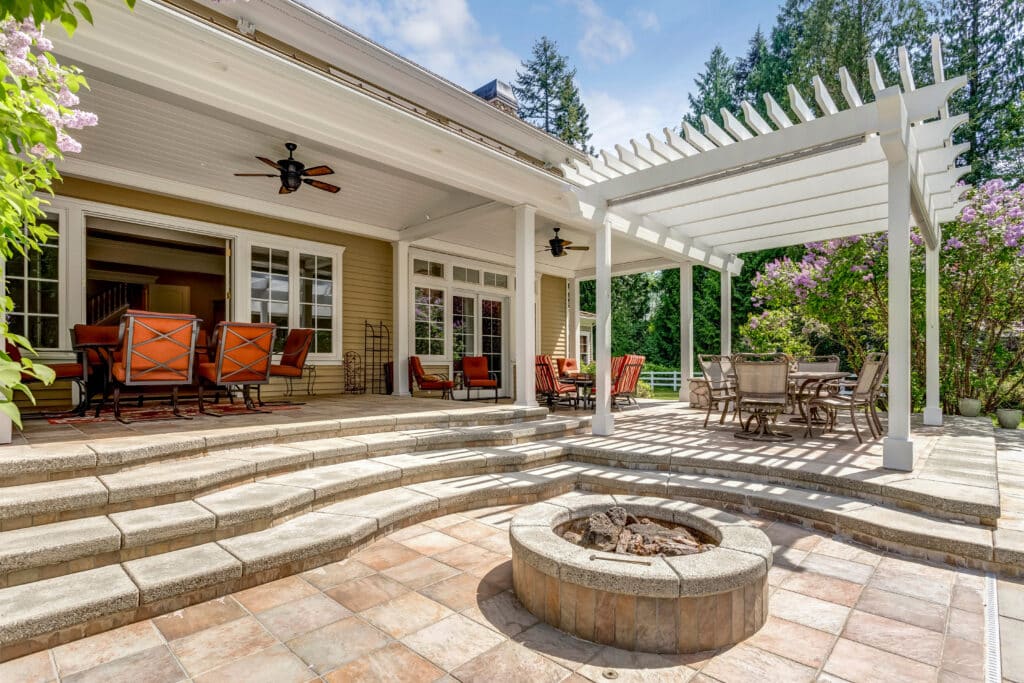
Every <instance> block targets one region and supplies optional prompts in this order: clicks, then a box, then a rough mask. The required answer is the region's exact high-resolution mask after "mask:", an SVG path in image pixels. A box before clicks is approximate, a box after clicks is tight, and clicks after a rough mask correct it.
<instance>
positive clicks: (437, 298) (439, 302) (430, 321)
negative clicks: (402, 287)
mask: <svg viewBox="0 0 1024 683" xmlns="http://www.w3.org/2000/svg"><path fill="white" fill-rule="evenodd" d="M413 298H414V300H415V302H416V305H415V308H414V309H413V310H414V316H415V318H414V322H415V331H416V337H415V339H414V342H413V348H414V349H415V351H416V354H417V355H424V356H443V355H444V290H443V289H432V288H430V287H416V288H415V289H414V290H413Z"/></svg>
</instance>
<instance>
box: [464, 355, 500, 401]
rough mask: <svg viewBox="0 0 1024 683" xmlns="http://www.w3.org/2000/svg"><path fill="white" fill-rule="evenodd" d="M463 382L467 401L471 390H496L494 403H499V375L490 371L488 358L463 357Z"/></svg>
mask: <svg viewBox="0 0 1024 683" xmlns="http://www.w3.org/2000/svg"><path fill="white" fill-rule="evenodd" d="M462 382H463V384H464V385H465V386H466V400H467V401H468V400H469V390H470V389H494V402H495V403H497V402H498V373H496V372H491V371H490V370H489V369H488V366H487V356H463V357H462Z"/></svg>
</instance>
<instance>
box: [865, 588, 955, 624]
mask: <svg viewBox="0 0 1024 683" xmlns="http://www.w3.org/2000/svg"><path fill="white" fill-rule="evenodd" d="M857 609H859V610H861V611H862V612H870V613H871V614H877V615H879V616H882V617H889V618H890V619H896V620H897V621H902V622H903V623H906V624H913V625H914V626H920V627H921V628H926V629H928V630H930V631H938V632H939V633H942V632H944V631H945V630H946V612H947V609H946V607H945V606H944V605H940V604H938V603H935V602H930V601H928V600H922V599H920V598H913V597H910V596H909V595H901V594H899V593H890V592H889V591H884V590H881V589H879V588H874V587H872V586H868V587H867V588H865V589H864V592H863V593H861V595H860V600H858V601H857Z"/></svg>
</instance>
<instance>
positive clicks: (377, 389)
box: [363, 320, 391, 394]
mask: <svg viewBox="0 0 1024 683" xmlns="http://www.w3.org/2000/svg"><path fill="white" fill-rule="evenodd" d="M363 361H364V363H363V387H364V389H363V390H364V391H365V392H369V393H371V394H386V393H388V380H387V367H388V366H389V365H390V363H391V329H390V328H389V327H388V326H387V325H386V324H385V323H384V321H383V320H379V321H377V323H376V324H374V323H372V322H371V321H369V320H367V321H366V322H365V323H364V325H363Z"/></svg>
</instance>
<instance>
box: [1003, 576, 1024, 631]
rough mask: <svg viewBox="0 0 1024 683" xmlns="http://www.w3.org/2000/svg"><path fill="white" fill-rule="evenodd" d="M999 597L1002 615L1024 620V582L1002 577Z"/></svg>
mask: <svg viewBox="0 0 1024 683" xmlns="http://www.w3.org/2000/svg"><path fill="white" fill-rule="evenodd" d="M997 599H998V602H999V614H1000V616H1004V617H1010V618H1011V619H1017V620H1020V621H1024V583H1018V582H1016V581H1007V580H1005V579H1000V580H999V582H998V583H997Z"/></svg>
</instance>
